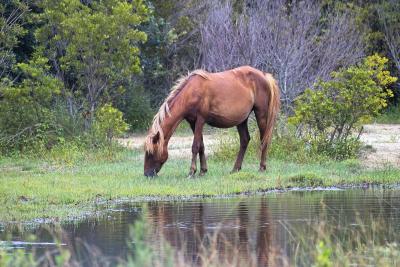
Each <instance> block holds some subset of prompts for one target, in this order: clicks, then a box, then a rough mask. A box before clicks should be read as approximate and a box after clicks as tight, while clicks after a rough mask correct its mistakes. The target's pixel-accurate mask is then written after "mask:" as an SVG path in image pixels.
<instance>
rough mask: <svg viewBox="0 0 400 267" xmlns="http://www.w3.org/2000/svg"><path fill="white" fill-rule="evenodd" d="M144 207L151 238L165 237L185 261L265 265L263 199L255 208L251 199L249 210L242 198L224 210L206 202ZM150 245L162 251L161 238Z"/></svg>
mask: <svg viewBox="0 0 400 267" xmlns="http://www.w3.org/2000/svg"><path fill="white" fill-rule="evenodd" d="M187 206H190V210H186V209H187V208H186V207H187ZM220 209H222V207H221V208H220ZM148 211H149V214H148V218H149V223H151V224H152V225H153V233H152V234H153V235H154V236H153V238H152V239H153V240H158V241H159V240H164V241H166V242H167V243H168V244H169V245H171V247H172V248H173V249H174V250H175V251H177V253H178V254H179V256H183V260H184V261H185V263H188V262H192V264H193V265H195V266H207V265H208V264H210V263H213V264H218V263H222V264H224V265H234V266H268V262H269V255H270V249H271V227H272V226H271V224H270V214H269V211H268V206H267V200H266V199H261V200H260V204H259V207H258V208H256V209H255V208H254V203H253V204H252V209H251V210H249V209H248V204H247V203H246V201H240V202H239V203H238V205H237V208H236V209H235V210H232V211H228V212H227V211H226V210H225V209H224V210H219V209H218V210H215V207H214V208H213V207H211V206H208V205H207V203H193V204H191V205H186V206H185V207H184V208H182V207H179V205H176V204H171V203H168V202H165V203H153V204H149V206H148ZM154 246H155V249H156V250H158V253H160V255H165V254H164V252H165V251H163V250H164V249H165V247H164V246H163V244H162V242H158V243H157V244H154Z"/></svg>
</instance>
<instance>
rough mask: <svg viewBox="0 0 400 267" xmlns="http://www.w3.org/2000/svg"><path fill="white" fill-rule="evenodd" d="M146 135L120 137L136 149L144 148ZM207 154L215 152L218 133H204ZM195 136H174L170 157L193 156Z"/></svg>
mask: <svg viewBox="0 0 400 267" xmlns="http://www.w3.org/2000/svg"><path fill="white" fill-rule="evenodd" d="M145 138H146V136H144V135H134V136H130V137H128V138H121V139H118V142H119V143H120V144H122V145H123V146H126V147H128V148H134V149H143V144H144V141H145ZM203 141H204V146H205V150H206V156H207V155H211V154H212V153H213V152H214V148H215V146H216V144H217V143H218V140H217V137H216V135H212V134H205V135H203ZM192 143H193V136H191V135H190V136H179V135H178V136H172V137H171V140H170V141H169V143H168V156H169V157H170V158H191V155H192Z"/></svg>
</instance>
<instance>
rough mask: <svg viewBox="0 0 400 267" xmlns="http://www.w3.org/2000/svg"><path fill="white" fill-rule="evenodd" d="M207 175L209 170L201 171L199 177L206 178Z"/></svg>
mask: <svg viewBox="0 0 400 267" xmlns="http://www.w3.org/2000/svg"><path fill="white" fill-rule="evenodd" d="M206 173H207V170H201V171H200V173H199V176H204V175H206Z"/></svg>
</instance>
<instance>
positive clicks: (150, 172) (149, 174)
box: [144, 169, 157, 178]
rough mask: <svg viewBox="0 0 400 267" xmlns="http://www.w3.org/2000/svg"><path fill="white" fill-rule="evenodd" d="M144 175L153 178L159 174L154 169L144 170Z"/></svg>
mask: <svg viewBox="0 0 400 267" xmlns="http://www.w3.org/2000/svg"><path fill="white" fill-rule="evenodd" d="M144 176H146V177H149V178H152V177H156V176H157V172H156V170H155V169H153V170H149V171H145V172H144Z"/></svg>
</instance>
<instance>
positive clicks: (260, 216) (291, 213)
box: [0, 188, 400, 266]
mask: <svg viewBox="0 0 400 267" xmlns="http://www.w3.org/2000/svg"><path fill="white" fill-rule="evenodd" d="M141 215H143V216H144V217H145V222H146V225H151V231H150V233H149V240H150V243H151V244H152V246H153V248H154V249H155V250H156V251H157V253H163V248H162V246H161V244H162V242H166V243H168V244H169V245H170V246H171V247H172V248H174V249H176V250H178V251H180V255H181V256H182V257H183V258H184V259H185V261H189V262H192V263H194V264H195V265H197V264H201V260H202V259H201V258H199V257H197V255H198V254H199V253H201V251H202V249H204V248H205V247H209V246H213V245H215V248H216V249H217V250H218V255H219V257H220V258H223V259H228V261H229V260H233V259H235V260H237V261H241V262H249V261H251V262H253V263H254V262H256V263H257V264H258V265H260V266H262V265H265V264H266V262H267V261H268V259H269V258H270V257H271V255H278V254H279V256H280V257H282V258H289V259H290V258H293V257H294V256H295V253H296V250H298V249H299V248H298V246H299V244H300V245H301V246H303V245H305V244H304V243H307V241H305V240H307V237H309V236H312V235H314V234H315V233H316V229H317V228H318V227H320V226H321V225H320V224H321V223H322V222H324V223H325V224H326V225H329V226H332V227H331V228H332V229H333V230H334V233H333V234H334V236H336V237H337V238H339V240H342V239H346V238H349V236H348V235H349V231H348V230H350V233H351V234H354V232H351V231H356V232H357V231H362V229H365V228H368V229H370V228H371V227H372V224H373V223H374V222H377V221H378V222H379V223H378V225H379V226H380V227H379V228H377V229H376V231H377V232H376V234H377V235H378V236H380V237H381V238H382V239H383V240H386V241H389V242H390V241H399V240H390V238H392V237H391V235H390V232H392V233H393V231H394V232H399V231H400V189H399V188H397V189H396V188H393V189H385V190H383V189H377V188H375V189H374V188H372V189H371V188H370V189H365V190H364V189H349V190H330V191H293V192H286V193H268V194H263V195H261V194H260V195H253V196H241V197H231V198H214V199H193V200H186V201H154V202H145V203H125V204H121V205H119V206H117V207H116V208H114V209H113V210H110V211H109V212H107V213H106V214H104V215H103V216H101V217H100V218H97V219H88V220H86V221H83V222H79V223H71V224H66V225H63V226H62V231H59V232H62V234H60V235H61V236H60V239H61V243H62V246H69V247H71V248H75V249H77V248H78V247H79V248H82V247H83V245H82V244H85V245H86V247H87V248H88V250H93V251H94V248H96V251H97V253H98V254H99V255H100V254H101V255H102V256H104V257H112V258H118V257H125V256H126V254H127V253H129V249H128V241H127V239H128V237H129V229H130V225H132V224H133V223H134V222H135V221H136V220H138V218H140V216H141ZM47 228H49V227H48V226H41V227H39V228H37V229H35V230H32V231H23V232H21V231H18V230H16V229H15V228H14V229H11V228H6V229H4V230H3V232H0V237H1V239H2V240H4V238H5V236H6V234H8V235H10V234H11V236H12V238H11V240H13V242H12V243H8V244H7V247H8V248H10V249H11V248H15V249H17V248H29V249H32V248H36V249H37V250H39V251H41V250H45V249H46V248H52V247H54V243H52V242H53V241H52V237H51V236H50V235H49V234H48V231H47V230H46V229H47ZM32 232H33V233H35V234H36V235H37V236H38V239H37V240H36V241H35V242H29V240H28V235H29V234H31V233H32ZM350 238H351V237H350ZM309 245H311V246H314V244H309ZM0 246H2V245H1V244H0ZM3 246H4V244H3ZM88 262H90V261H88ZM88 262H87V263H88ZM88 265H90V264H88Z"/></svg>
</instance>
